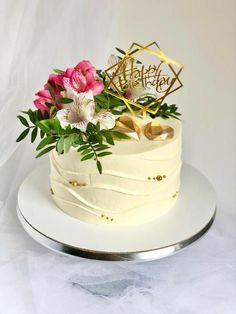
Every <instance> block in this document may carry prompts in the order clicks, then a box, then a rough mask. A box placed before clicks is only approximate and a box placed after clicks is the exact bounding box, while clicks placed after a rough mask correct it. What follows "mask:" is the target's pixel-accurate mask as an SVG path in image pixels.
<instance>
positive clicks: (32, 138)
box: [31, 127, 38, 143]
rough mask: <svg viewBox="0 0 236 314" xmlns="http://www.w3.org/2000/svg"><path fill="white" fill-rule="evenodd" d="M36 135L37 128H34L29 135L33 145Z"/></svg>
mask: <svg viewBox="0 0 236 314" xmlns="http://www.w3.org/2000/svg"><path fill="white" fill-rule="evenodd" d="M37 133H38V128H37V127H35V128H34V129H33V131H32V133H31V143H33V142H34V141H35V139H36V137H37Z"/></svg>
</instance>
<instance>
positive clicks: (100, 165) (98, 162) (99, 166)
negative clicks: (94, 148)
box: [97, 160, 102, 174]
mask: <svg viewBox="0 0 236 314" xmlns="http://www.w3.org/2000/svg"><path fill="white" fill-rule="evenodd" d="M97 168H98V172H99V173H100V174H102V164H101V163H100V161H99V160H97Z"/></svg>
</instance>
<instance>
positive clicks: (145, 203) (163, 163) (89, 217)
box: [50, 119, 182, 224]
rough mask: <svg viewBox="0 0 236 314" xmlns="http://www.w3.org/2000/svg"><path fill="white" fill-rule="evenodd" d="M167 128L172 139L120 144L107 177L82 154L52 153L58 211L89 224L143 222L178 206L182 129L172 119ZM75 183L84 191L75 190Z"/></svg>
mask: <svg viewBox="0 0 236 314" xmlns="http://www.w3.org/2000/svg"><path fill="white" fill-rule="evenodd" d="M157 121H159V122H160V123H162V124H164V123H165V124H166V122H165V121H164V120H160V119H159V120H157ZM163 121H164V123H163ZM168 125H171V126H172V127H173V128H174V130H175V136H174V138H172V139H170V140H166V141H158V142H157V141H150V140H147V139H146V138H145V137H142V138H141V140H140V141H134V140H133V141H131V140H128V141H120V142H116V145H115V146H114V147H113V148H112V155H109V156H107V157H104V158H103V159H102V164H103V174H102V175H100V174H99V173H98V171H97V169H96V165H95V162H94V161H93V160H89V161H86V162H81V161H80V158H81V156H80V154H79V153H78V152H77V151H73V150H71V151H70V152H69V153H68V154H65V155H57V153H56V151H52V152H51V154H50V163H51V175H50V178H51V187H52V190H53V193H54V194H53V198H54V200H55V202H56V204H57V205H58V207H59V208H61V209H62V210H63V211H65V212H66V213H68V214H70V215H72V216H74V217H76V218H78V219H80V220H83V221H86V222H89V223H101V222H105V223H112V224H133V223H144V222H146V221H149V220H152V219H155V218H156V217H157V216H159V215H162V214H163V213H165V212H166V211H167V210H169V209H170V208H171V207H172V206H173V205H174V203H175V202H176V199H177V197H176V196H177V193H176V192H177V191H178V190H179V185H180V171H181V165H182V161H181V124H180V122H178V121H176V120H168ZM157 176H160V177H161V180H157V179H156V177H157ZM160 177H159V178H160ZM154 178H155V179H154ZM74 180H75V181H77V182H79V183H81V186H76V187H73V186H72V185H71V184H70V183H69V182H70V181H74Z"/></svg>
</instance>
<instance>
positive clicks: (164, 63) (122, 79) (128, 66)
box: [105, 42, 183, 117]
mask: <svg viewBox="0 0 236 314" xmlns="http://www.w3.org/2000/svg"><path fill="white" fill-rule="evenodd" d="M151 48H152V49H151ZM141 52H147V53H148V54H151V55H152V57H154V62H156V60H157V61H159V63H157V64H152V65H149V66H148V67H145V65H144V64H143V63H141V64H139V62H138V63H137V62H136V61H137V60H136V59H135V58H134V56H135V57H136V56H137V55H138V58H140V55H139V54H140V53H141ZM182 69H183V66H182V65H181V64H179V63H178V62H176V61H174V60H172V59H170V58H168V57H167V56H166V55H165V53H164V52H163V51H162V50H161V49H160V47H159V46H158V45H157V43H156V42H152V43H151V44H149V45H147V46H141V45H139V44H137V43H133V44H132V45H131V46H130V48H129V49H128V51H127V52H126V53H125V54H124V56H123V58H121V59H120V61H118V62H117V63H116V64H114V65H112V66H110V67H109V68H108V69H107V70H105V73H106V76H107V78H108V85H107V87H106V91H107V92H108V93H110V94H111V95H113V96H116V97H117V98H119V99H121V100H123V101H124V103H125V104H126V106H127V107H128V109H129V110H130V112H131V113H133V114H135V115H138V114H142V115H143V117H145V116H146V113H147V112H149V113H151V114H156V113H157V111H158V110H159V107H160V105H161V104H162V102H163V101H164V99H165V97H166V96H167V95H169V94H171V93H173V92H174V91H176V90H177V89H179V88H181V87H182V86H183V84H182V83H181V81H180V79H179V75H180V73H181V71H182ZM135 87H137V88H140V87H141V88H143V89H146V90H150V88H152V89H154V92H155V100H154V101H152V102H151V103H149V104H148V105H142V104H140V103H138V102H136V101H135V99H132V100H131V99H129V98H128V97H127V96H126V94H125V91H126V90H127V89H128V88H135Z"/></svg>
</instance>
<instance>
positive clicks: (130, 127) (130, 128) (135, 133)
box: [114, 115, 141, 140]
mask: <svg viewBox="0 0 236 314" xmlns="http://www.w3.org/2000/svg"><path fill="white" fill-rule="evenodd" d="M114 130H115V131H119V132H123V133H126V134H127V135H129V136H130V137H131V138H133V139H135V140H139V139H140V137H141V130H140V127H139V126H138V124H137V123H136V122H135V121H134V119H132V118H131V117H129V116H125V115H124V116H121V117H119V118H118V119H117V120H116V125H115V128H114Z"/></svg>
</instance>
